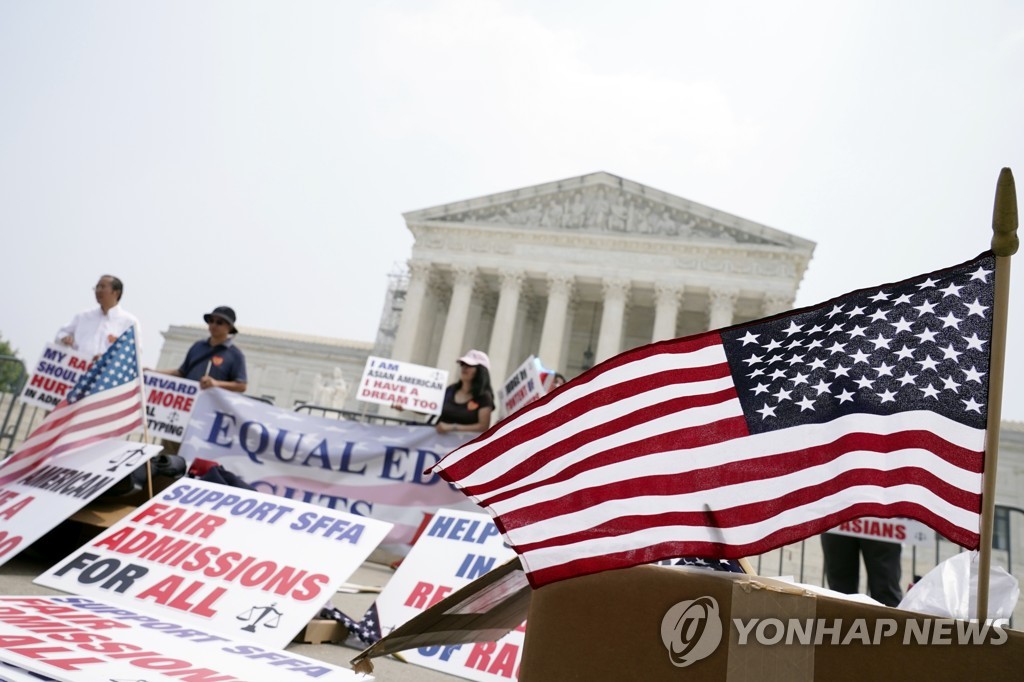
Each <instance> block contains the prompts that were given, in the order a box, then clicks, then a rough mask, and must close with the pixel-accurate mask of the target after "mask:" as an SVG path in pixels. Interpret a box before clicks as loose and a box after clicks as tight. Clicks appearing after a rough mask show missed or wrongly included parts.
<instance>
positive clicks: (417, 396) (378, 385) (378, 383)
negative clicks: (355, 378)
mask: <svg viewBox="0 0 1024 682" xmlns="http://www.w3.org/2000/svg"><path fill="white" fill-rule="evenodd" d="M447 383H448V372H446V371H445V370H443V369H437V368H436V367H425V366H423V365H414V364H412V363H411V362H398V361H397V360H388V359H386V358H377V357H374V356H372V355H371V356H370V357H368V358H367V359H366V367H365V368H364V369H363V378H362V379H361V380H360V381H359V389H358V391H357V392H356V397H357V398H358V399H359V400H362V401H364V402H368V403H376V404H378V405H399V406H401V407H402V408H403V409H406V410H412V411H413V412H422V413H423V414H441V405H442V403H444V389H445V385H446V384H447Z"/></svg>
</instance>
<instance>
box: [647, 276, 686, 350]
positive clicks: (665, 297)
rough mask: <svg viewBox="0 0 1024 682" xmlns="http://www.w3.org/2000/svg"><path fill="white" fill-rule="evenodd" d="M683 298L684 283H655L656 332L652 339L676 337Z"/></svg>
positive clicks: (663, 339) (662, 339)
mask: <svg viewBox="0 0 1024 682" xmlns="http://www.w3.org/2000/svg"><path fill="white" fill-rule="evenodd" d="M682 298H683V285H682V284H672V283H669V282H657V283H655V285H654V301H655V303H654V332H653V333H652V334H651V341H665V340H666V339H674V338H675V337H676V322H677V320H678V318H679V302H680V301H681V300H682Z"/></svg>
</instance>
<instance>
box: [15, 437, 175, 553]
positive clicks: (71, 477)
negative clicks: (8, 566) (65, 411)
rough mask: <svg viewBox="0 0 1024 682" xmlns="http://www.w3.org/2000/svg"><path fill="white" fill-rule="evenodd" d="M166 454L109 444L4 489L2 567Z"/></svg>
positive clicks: (119, 442) (67, 457) (120, 443)
mask: <svg viewBox="0 0 1024 682" xmlns="http://www.w3.org/2000/svg"><path fill="white" fill-rule="evenodd" d="M162 449H163V448H161V447H160V446H159V445H145V444H141V443H129V442H128V441H124V440H117V439H108V440H103V441H100V442H98V443H93V444H92V445H88V446H86V447H84V448H81V449H79V450H75V451H72V452H69V453H67V454H64V455H61V456H59V457H55V458H53V459H52V460H50V461H49V462H47V463H46V464H42V465H40V466H39V467H37V468H36V469H34V470H33V471H30V472H28V473H27V474H25V475H24V476H22V477H21V478H20V479H18V480H17V481H14V482H13V483H8V484H7V485H4V486H0V565H3V564H4V563H6V562H7V561H8V560H10V559H11V558H12V557H14V556H15V555H17V554H18V552H20V551H21V550H23V549H25V548H26V547H28V546H29V545H31V544H32V543H33V542H35V541H36V540H38V539H39V538H41V537H42V536H43V535H45V534H46V533H47V532H48V531H49V530H51V529H52V528H54V527H55V526H56V525H57V524H59V523H60V522H61V521H64V520H65V519H67V518H68V517H69V516H71V515H72V514H74V513H75V512H76V511H78V510H79V509H81V508H82V507H84V506H85V505H86V504H88V503H89V502H91V501H92V500H94V499H96V498H97V497H99V496H100V495H101V494H103V492H104V491H105V490H107V489H108V488H110V486H112V485H114V484H115V483H117V482H118V481H120V480H121V479H122V478H124V477H125V476H127V475H128V474H130V473H131V472H132V471H134V470H135V469H136V468H138V467H139V466H141V465H142V464H145V463H146V461H147V460H148V459H150V458H151V457H154V456H155V455H157V454H158V453H159V452H160V451H161V450H162Z"/></svg>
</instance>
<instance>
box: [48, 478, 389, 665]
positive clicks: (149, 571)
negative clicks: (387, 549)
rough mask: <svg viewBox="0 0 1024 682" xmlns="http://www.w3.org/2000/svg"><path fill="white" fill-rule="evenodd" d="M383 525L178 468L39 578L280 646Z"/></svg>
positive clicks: (363, 552)
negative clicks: (187, 474)
mask: <svg viewBox="0 0 1024 682" xmlns="http://www.w3.org/2000/svg"><path fill="white" fill-rule="evenodd" d="M390 528H391V526H390V524H387V523H383V522H381V521H374V520H373V519H367V518H363V517H358V516H353V515H352V514H345V513H341V512H335V511H331V510H329V509H324V508H323V507H316V506H313V505H310V504H304V503H302V502H295V501H293V500H286V499H283V498H280V497H274V496H271V495H264V494H261V493H257V492H253V491H251V490H245V489H242V488H231V487H228V486H222V485H217V484H215V483H207V482H205V481H199V480H193V479H181V480H178V481H176V482H175V483H174V484H173V485H171V486H170V487H169V488H167V489H165V490H164V491H162V492H161V493H159V494H158V495H157V496H156V497H154V498H153V499H151V500H149V501H147V502H146V503H145V504H144V505H142V506H140V507H139V508H138V509H136V510H135V512H133V513H130V514H129V515H128V516H126V517H124V518H123V519H122V520H121V521H120V522H118V523H117V524H115V525H114V526H112V527H110V528H108V529H107V530H106V531H105V532H104V533H102V534H100V535H99V536H97V537H96V538H95V539H93V540H92V541H90V542H89V543H88V544H87V545H85V546H83V547H82V548H81V549H79V550H78V551H76V552H72V553H71V554H70V555H69V556H68V557H67V558H66V559H64V560H63V561H61V562H60V563H58V564H57V565H56V566H54V567H53V568H51V569H49V570H48V571H46V572H45V573H43V574H42V575H41V576H39V577H38V578H36V580H35V582H36V583H38V584H40V585H45V586H46V587H52V588H54V589H58V590H64V591H65V592H71V593H74V594H80V595H83V596H88V597H93V598H96V599H102V600H104V601H109V602H110V603H112V604H116V605H120V606H123V607H124V608H127V609H131V610H134V611H142V612H146V613H149V614H151V615H153V616H154V617H157V618H161V619H165V620H172V621H176V622H181V623H184V624H187V625H189V626H194V627H197V628H201V629H203V630H205V631H209V632H213V633H216V634H218V635H221V636H224V637H230V638H233V639H239V640H242V641H249V642H255V643H258V644H261V645H265V646H272V647H283V646H285V645H286V644H287V643H288V642H290V641H291V640H292V638H293V637H294V636H295V635H296V634H297V633H298V632H299V631H300V630H301V629H302V628H303V627H304V626H305V625H306V624H307V623H308V622H309V620H310V618H312V617H313V616H314V615H315V614H316V613H317V612H318V611H319V610H320V608H321V607H322V606H323V605H324V603H326V602H327V601H328V600H329V599H330V597H331V595H333V594H334V593H335V591H336V590H337V588H338V586H339V585H340V584H341V583H343V582H344V581H345V580H346V579H347V578H348V577H349V576H351V575H352V572H353V571H355V569H356V568H358V567H359V565H360V564H361V563H363V561H364V560H365V559H366V557H367V556H369V554H370V552H371V551H372V550H373V549H374V548H375V547H376V546H377V544H378V543H379V542H380V541H381V540H382V539H383V538H384V536H385V535H387V532H388V530H390Z"/></svg>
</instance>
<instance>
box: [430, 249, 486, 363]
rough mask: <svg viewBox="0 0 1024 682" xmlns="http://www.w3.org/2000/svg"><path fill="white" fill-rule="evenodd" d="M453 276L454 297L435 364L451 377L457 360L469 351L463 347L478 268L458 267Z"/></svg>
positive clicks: (449, 306)
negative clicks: (446, 371)
mask: <svg viewBox="0 0 1024 682" xmlns="http://www.w3.org/2000/svg"><path fill="white" fill-rule="evenodd" d="M452 276H453V283H452V297H451V301H450V302H449V304H448V317H447V318H445V322H444V333H443V334H442V335H441V346H440V348H438V351H437V363H436V364H435V367H438V368H439V369H444V370H448V372H449V375H451V373H453V372H455V359H456V358H459V357H461V356H462V354H463V353H464V352H466V350H467V349H466V348H463V347H462V346H463V343H464V342H465V337H466V322H467V321H468V319H469V304H470V301H471V300H472V298H473V286H474V284H475V283H476V268H474V267H472V266H468V265H457V266H455V267H454V268H452Z"/></svg>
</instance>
